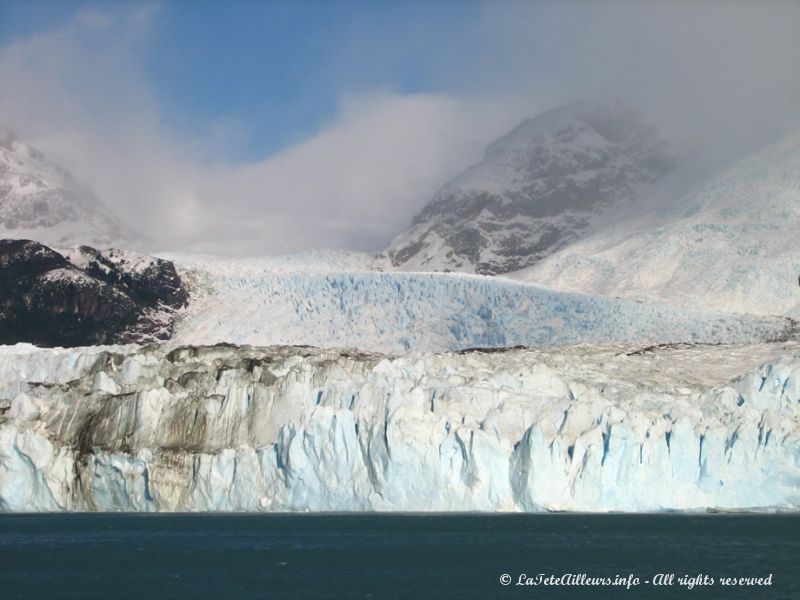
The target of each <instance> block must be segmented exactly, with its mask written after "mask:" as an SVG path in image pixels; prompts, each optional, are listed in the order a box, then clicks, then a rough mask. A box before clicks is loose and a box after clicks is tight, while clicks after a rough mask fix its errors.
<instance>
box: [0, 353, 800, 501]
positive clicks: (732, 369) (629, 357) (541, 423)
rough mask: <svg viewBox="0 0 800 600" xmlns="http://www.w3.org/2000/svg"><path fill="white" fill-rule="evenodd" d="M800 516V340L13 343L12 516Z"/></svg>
mask: <svg viewBox="0 0 800 600" xmlns="http://www.w3.org/2000/svg"><path fill="white" fill-rule="evenodd" d="M707 507H720V508H728V509H747V508H763V507H772V508H790V509H797V508H798V507H800V346H798V345H797V344H796V343H783V344H760V345H749V346H727V347H726V346H713V347H712V346H684V347H667V348H644V347H641V346H640V347H632V346H621V345H615V346H602V347H588V346H583V347H572V348H562V349H549V350H532V349H527V350H505V351H497V352H489V351H482V352H461V353H445V354H424V353H411V354H407V355H405V356H402V357H388V356H384V355H378V354H366V353H357V352H347V351H321V350H315V349H307V348H286V347H284V348H253V347H236V346H230V345H219V346H215V347H180V348H176V349H173V350H171V351H170V350H168V349H166V348H162V347H155V346H150V347H136V346H116V347H93V348H80V349H72V350H64V349H38V348H34V347H32V346H28V345H18V346H13V347H1V348H0V508H2V510H5V511H49V510H108V511H110V510H133V511H304V510H387V511H388V510H398V511H400V510H404V511H412V510H414V511H434V510H442V511H444V510H457V511H544V510H574V511H610V510H617V511H651V510H654V511H657V510H670V509H678V510H693V509H702V508H707Z"/></svg>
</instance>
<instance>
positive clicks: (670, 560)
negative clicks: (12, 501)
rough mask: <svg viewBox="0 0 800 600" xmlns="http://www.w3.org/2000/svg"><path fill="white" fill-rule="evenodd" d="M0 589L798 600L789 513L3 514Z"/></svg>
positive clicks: (795, 541) (118, 594) (799, 578)
mask: <svg viewBox="0 0 800 600" xmlns="http://www.w3.org/2000/svg"><path fill="white" fill-rule="evenodd" d="M670 576H671V578H670ZM723 578H726V580H725V583H727V585H723ZM741 578H745V579H741ZM712 580H713V583H711V581H712ZM520 583H521V584H523V585H518V584H520ZM504 584H507V585H504ZM525 584H527V585H525ZM732 584H736V585H732ZM0 590H2V592H1V593H0V597H2V598H4V599H7V598H81V599H85V598H108V599H118V598H149V599H156V598H192V599H202V598H278V599H281V598H309V599H311V598H336V599H340V598H648V599H649V598H702V599H705V598H769V599H770V600H772V599H776V598H787V599H788V598H793V599H794V598H799V597H800V516H798V515H743V514H742V515H732V514H699V515H694V514H690V515H687V514H655V515H588V514H534V515H520V514H512V515H471V514H470V515H463V514H456V515H442V514H376V513H366V514H299V515H298V514H267V515H264V514H259V515H249V514H248V515H239V514H233V515H231V514H213V515H169V514H155V515H152V514H151V515H142V514H45V515H0Z"/></svg>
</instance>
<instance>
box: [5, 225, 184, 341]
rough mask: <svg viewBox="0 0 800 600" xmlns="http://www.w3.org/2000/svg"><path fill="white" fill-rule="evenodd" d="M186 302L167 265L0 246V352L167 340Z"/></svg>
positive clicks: (88, 251) (109, 253) (127, 256)
mask: <svg viewBox="0 0 800 600" xmlns="http://www.w3.org/2000/svg"><path fill="white" fill-rule="evenodd" d="M187 300H188V294H187V292H186V290H185V289H184V287H183V283H182V281H181V279H180V277H179V276H178V274H177V273H176V271H175V267H174V266H173V265H172V263H170V262H168V261H165V260H161V259H157V258H152V257H148V256H142V255H138V254H135V253H132V252H127V251H119V250H106V251H99V250H96V249H94V248H90V247H88V246H79V247H76V248H73V249H71V250H69V251H64V252H63V253H59V252H56V251H55V250H53V249H51V248H48V247H47V246H44V245H42V244H39V243H38V242H33V241H30V240H0V344H15V343H17V342H30V343H34V344H38V345H42V346H83V345H90V344H105V343H113V342H134V341H137V342H142V341H153V340H163V339H168V338H169V337H170V336H171V335H172V327H173V322H174V319H175V310H176V309H178V308H180V307H182V306H184V305H185V304H186V302H187Z"/></svg>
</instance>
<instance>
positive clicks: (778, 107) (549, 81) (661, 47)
mask: <svg viewBox="0 0 800 600" xmlns="http://www.w3.org/2000/svg"><path fill="white" fill-rule="evenodd" d="M452 8H453V10H458V5H457V4H454V5H453V7H452ZM476 19H477V20H474V21H472V22H470V23H468V24H467V25H465V26H464V27H463V28H462V29H461V30H459V31H456V32H454V33H453V34H452V35H449V36H448V35H447V34H442V35H441V36H439V37H437V36H436V35H428V34H425V35H421V36H417V37H416V38H415V40H416V41H417V42H418V43H419V46H420V47H419V48H416V49H414V48H411V47H410V46H409V45H408V44H407V43H404V40H402V39H387V40H386V41H385V47H383V48H382V50H381V52H382V54H383V55H399V53H403V52H409V53H411V55H412V60H416V61H423V60H424V57H425V54H426V53H427V54H436V56H437V60H435V61H431V66H429V67H428V69H429V72H428V73H427V79H428V80H432V81H440V82H441V85H440V86H439V87H436V86H431V89H430V90H429V91H428V92H425V93H406V92H400V91H397V90H396V89H394V88H393V87H392V82H391V81H381V82H376V84H375V85H364V84H363V82H362V81H359V83H358V85H356V86H355V87H353V86H351V85H350V84H349V83H348V75H347V69H348V65H349V64H351V63H352V62H354V61H357V59H358V49H359V48H362V47H364V48H369V47H371V46H372V45H374V44H375V43H378V42H380V40H376V39H375V34H374V32H373V33H370V32H365V34H364V39H361V40H359V39H358V38H357V35H358V34H357V32H354V33H353V36H356V37H355V38H354V39H351V40H349V42H348V45H347V46H348V49H347V54H346V56H345V57H344V58H343V59H342V60H339V61H338V62H337V71H336V74H337V77H340V78H341V79H342V83H341V90H342V95H341V98H340V99H339V108H338V110H337V111H336V114H334V115H333V116H332V117H331V119H330V120H329V122H328V123H327V124H326V125H325V126H323V127H322V128H321V129H320V130H319V131H318V132H316V133H315V134H314V135H312V136H310V137H309V138H308V139H306V140H304V141H301V142H300V143H297V144H295V145H294V146H292V147H289V148H286V149H285V150H283V151H281V152H279V153H277V154H275V155H273V156H270V157H266V158H264V159H262V160H257V161H252V162H249V163H246V164H242V163H230V162H224V161H221V160H219V158H218V157H219V156H220V155H221V153H220V151H219V148H224V147H226V146H228V145H236V143H237V141H241V140H243V139H245V138H246V130H247V123H246V122H243V121H241V119H239V118H236V116H230V117H223V118H221V119H219V120H217V121H212V122H209V123H207V124H205V126H204V127H203V128H201V129H200V130H198V131H197V132H196V134H194V135H193V136H192V137H191V138H188V137H186V136H185V135H184V134H177V133H175V132H174V129H172V128H171V127H170V126H169V123H168V122H165V119H166V117H165V116H164V115H163V114H162V113H161V110H160V107H159V102H158V97H157V94H156V93H155V90H154V89H153V87H152V82H151V81H150V80H149V78H148V75H147V73H146V72H145V69H144V68H143V66H142V64H141V62H140V59H141V55H142V54H143V52H144V50H146V48H147V43H148V37H149V35H151V30H152V28H153V27H154V24H155V23H157V21H158V5H157V4H147V5H142V6H137V7H134V8H131V7H129V6H124V7H123V8H117V9H116V10H114V11H90V12H82V13H79V14H78V15H77V16H76V17H75V18H74V19H73V20H72V21H71V22H69V23H67V24H65V25H63V26H62V27H60V28H57V29H55V30H51V31H46V32H41V33H38V34H36V35H33V36H30V37H27V38H24V39H18V40H16V41H14V42H12V43H10V44H7V45H5V46H3V47H0V81H3V87H4V91H3V94H2V95H0V125H4V126H8V127H10V128H12V129H14V130H15V131H17V133H18V134H19V135H20V136H22V137H23V138H24V139H27V140H29V141H30V142H31V143H33V144H34V145H37V146H39V147H40V148H41V149H42V150H43V151H44V152H45V153H46V154H47V155H48V156H50V157H51V158H53V159H54V160H56V161H58V162H60V163H62V164H63V165H64V166H65V167H67V168H68V169H70V170H71V171H73V172H74V173H75V174H76V175H77V176H78V177H79V178H80V179H82V180H84V181H85V182H87V183H88V184H89V185H90V186H91V187H92V188H93V189H94V190H95V191H96V192H97V195H98V196H99V197H101V198H103V200H104V201H105V202H106V203H107V204H108V205H109V206H110V207H111V209H112V211H113V212H114V213H115V214H117V215H118V216H119V217H120V218H121V220H122V221H123V222H125V223H127V224H129V225H130V226H131V227H132V228H134V229H136V230H138V231H140V232H142V233H143V234H144V235H146V236H147V237H149V238H151V239H152V240H154V243H155V244H156V245H157V246H158V247H161V248H167V247H171V248H181V247H191V248H195V249H204V248H205V249H216V250H224V249H226V248H227V249H235V248H237V247H238V248H239V249H241V248H246V249H247V251H249V252H289V251H296V250H302V249H307V248H319V247H347V248H354V249H362V250H366V249H379V248H381V247H383V246H385V244H387V243H388V242H389V241H390V240H391V238H392V237H393V236H394V235H395V234H397V233H399V232H400V231H402V230H403V229H404V228H405V227H406V226H407V225H408V223H409V222H410V219H411V217H412V216H413V215H414V214H415V213H416V212H417V211H418V210H419V209H420V208H421V207H422V206H423V205H424V204H425V203H426V202H427V201H428V200H429V199H430V197H431V196H432V195H433V193H434V192H435V191H436V189H437V188H438V187H439V186H440V185H442V184H443V183H445V182H446V181H447V180H448V179H450V178H452V177H453V176H455V175H456V174H458V172H460V171H461V170H462V169H463V168H464V167H466V166H467V165H469V164H471V163H473V162H476V161H477V160H479V159H480V157H481V156H482V153H483V149H484V147H485V145H486V144H487V143H488V142H490V141H492V140H493V139H494V138H495V137H497V136H498V135H501V134H502V133H505V131H507V130H508V129H510V128H511V127H513V126H514V125H515V124H516V123H517V122H518V121H519V120H521V119H522V118H524V117H526V116H531V115H533V114H535V113H536V112H538V111H539V110H543V109H547V108H550V107H551V105H554V104H557V103H560V102H567V101H571V100H573V99H576V98H578V97H585V96H593V95H614V96H618V97H621V98H623V99H628V100H632V101H633V102H635V103H637V104H639V105H641V106H642V107H643V108H644V110H645V112H647V113H648V114H649V115H650V116H651V117H653V118H655V119H656V120H658V121H659V123H660V124H661V125H662V127H663V128H664V130H665V131H666V132H667V133H668V134H669V135H670V136H672V137H673V138H674V139H675V140H676V141H677V142H678V143H679V144H683V145H684V146H686V147H687V148H689V149H690V151H691V152H693V153H694V154H695V155H700V156H711V157H714V156H716V157H717V158H718V159H719V160H722V158H723V157H724V155H726V154H732V153H735V152H740V151H743V150H744V149H746V148H748V147H751V146H753V145H757V144H759V143H763V142H765V141H768V140H769V139H770V137H772V136H775V135H778V134H779V133H780V132H782V131H784V130H785V129H786V128H787V127H788V126H789V124H790V123H791V122H792V120H793V119H796V118H797V106H800V64H798V60H799V57H800V36H797V34H796V23H798V22H800V6H798V5H796V4H794V3H788V2H786V3H781V2H773V3H771V2H764V3H744V2H741V3H738V2H701V3H689V2H685V3H684V2H675V3H658V4H655V3H647V2H644V3H643V2H637V3H631V2H604V3H600V2H597V3H594V2H593V3H579V2H575V3H570V2H559V3H552V4H542V3H516V4H515V3H510V2H509V3H488V4H486V5H483V8H482V10H480V11H478V12H477V17H476ZM407 41H408V40H406V41H405V42H407ZM431 44H432V45H431ZM143 49H144V50H143ZM354 49H355V50H354ZM362 53H363V52H362ZM352 68H353V70H354V71H358V64H355V65H353V67H352ZM373 70H376V68H375V66H374V65H373ZM348 90H349V92H348ZM354 90H355V91H354ZM712 162H713V161H712ZM209 241H214V242H215V244H214V245H213V246H212V245H211V244H209V243H208V242H209ZM234 242H236V243H237V244H234Z"/></svg>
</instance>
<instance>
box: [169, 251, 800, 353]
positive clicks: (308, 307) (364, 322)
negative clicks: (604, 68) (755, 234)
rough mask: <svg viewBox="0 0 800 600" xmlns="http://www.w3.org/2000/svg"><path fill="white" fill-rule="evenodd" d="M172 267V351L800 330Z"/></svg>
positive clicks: (227, 263)
mask: <svg viewBox="0 0 800 600" xmlns="http://www.w3.org/2000/svg"><path fill="white" fill-rule="evenodd" d="M166 256H168V257H169V258H170V260H173V261H174V262H175V265H176V268H178V270H179V273H180V275H181V278H182V279H183V281H184V282H185V283H186V284H187V286H188V287H189V290H190V294H191V297H192V301H191V303H190V305H189V306H188V308H187V309H186V310H185V311H183V312H181V313H179V315H178V319H177V322H176V324H175V333H174V336H173V338H172V340H173V341H174V342H175V343H179V344H188V345H207V344H215V343H220V342H224V343H228V342H229V343H234V344H251V345H258V346H269V345H310V346H318V347H326V348H330V347H340V348H342V347H344V348H351V347H355V348H360V349H362V350H368V351H374V352H384V353H402V352H408V351H430V352H446V351H451V350H462V349H466V348H470V347H478V346H480V347H507V346H553V345H568V344H577V343H593V344H598V343H608V342H631V343H650V344H656V343H676V342H697V343H728V344H730V343H746V342H759V341H766V340H778V339H786V338H789V337H792V336H793V335H795V329H796V325H795V323H794V322H793V321H791V320H789V319H785V318H782V317H770V316H759V317H753V316H745V315H732V314H726V313H721V312H712V311H702V310H691V309H689V308H680V307H675V306H670V305H667V304H643V303H638V302H635V301H632V300H623V299H617V298H604V297H599V296H587V295H584V294H580V293H569V292H560V291H557V290H552V289H548V288H544V287H539V286H535V285H530V284H525V283H520V282H516V281H512V280H510V279H505V278H499V277H486V276H479V275H464V274H455V273H402V272H389V273H386V272H374V271H373V272H370V271H368V270H366V268H367V267H365V268H364V270H340V269H341V267H342V265H338V264H333V265H331V267H330V269H329V270H325V268H324V266H323V265H319V264H315V263H314V261H306V262H305V263H300V264H297V263H295V262H291V261H290V262H289V263H288V264H286V265H283V266H281V264H280V262H279V261H276V260H274V259H273V260H269V259H231V260H219V259H217V260H214V259H211V258H208V257H192V256H190V255H183V256H181V255H166ZM346 268H347V269H353V265H352V264H348V265H346Z"/></svg>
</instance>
